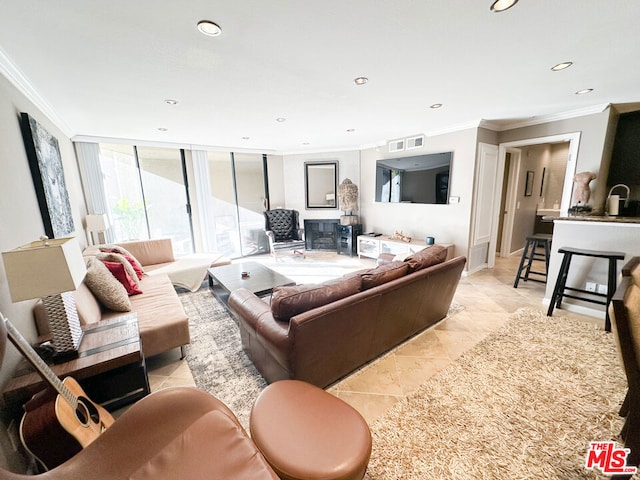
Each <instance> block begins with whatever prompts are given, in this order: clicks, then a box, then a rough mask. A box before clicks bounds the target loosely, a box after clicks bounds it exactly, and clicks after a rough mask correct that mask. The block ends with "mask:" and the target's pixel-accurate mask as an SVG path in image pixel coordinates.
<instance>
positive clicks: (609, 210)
mask: <svg viewBox="0 0 640 480" xmlns="http://www.w3.org/2000/svg"><path fill="white" fill-rule="evenodd" d="M618 187H622V188H624V189H625V190H626V191H627V196H626V197H624V198H618V200H617V202H616V206H615V207H613V210H615V213H613V215H618V205H619V201H620V200H624V207H626V206H627V205H628V204H629V195H630V194H631V191H630V189H629V187H628V186H626V185H625V184H624V183H618V184H616V185H614V186H613V187H611V190H609V195H608V196H607V211H608V213H609V214H610V215H611V214H612V212H611V210H612V206H611V194H612V193H613V191H614V190H615V189H616V188H618ZM615 196H617V195H615ZM615 196H614V197H615Z"/></svg>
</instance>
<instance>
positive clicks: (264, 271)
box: [208, 262, 296, 306]
mask: <svg viewBox="0 0 640 480" xmlns="http://www.w3.org/2000/svg"><path fill="white" fill-rule="evenodd" d="M243 272H246V273H248V276H243V274H242V273H243ZM208 274H209V287H211V289H212V290H213V293H214V295H215V296H216V298H217V299H218V300H220V301H221V302H222V303H223V304H224V305H225V306H226V305H227V303H228V301H229V294H230V293H231V292H232V291H234V290H236V289H238V288H246V289H247V290H249V291H250V292H252V293H253V294H255V295H256V296H258V297H264V296H265V295H269V294H271V292H272V291H273V289H274V288H275V287H281V286H285V285H295V284H296V282H294V281H293V280H291V279H290V278H289V277H285V276H284V275H281V274H279V273H278V272H276V271H274V270H271V269H270V268H269V267H266V266H264V265H262V264H261V263H258V262H240V263H232V264H231V265H223V266H221V267H213V268H210V269H209V270H208Z"/></svg>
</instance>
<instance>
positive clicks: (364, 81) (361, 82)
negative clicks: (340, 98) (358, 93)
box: [353, 77, 369, 85]
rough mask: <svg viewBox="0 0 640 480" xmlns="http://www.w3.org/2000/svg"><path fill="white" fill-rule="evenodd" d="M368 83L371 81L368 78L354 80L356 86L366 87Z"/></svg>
mask: <svg viewBox="0 0 640 480" xmlns="http://www.w3.org/2000/svg"><path fill="white" fill-rule="evenodd" d="M368 81H369V79H368V78H367V77H356V78H354V79H353V83H355V84H356V85H364V84H365V83H367V82H368Z"/></svg>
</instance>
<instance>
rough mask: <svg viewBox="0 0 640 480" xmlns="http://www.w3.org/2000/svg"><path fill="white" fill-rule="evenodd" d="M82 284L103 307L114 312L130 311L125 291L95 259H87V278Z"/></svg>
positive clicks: (102, 264) (129, 303)
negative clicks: (84, 284)
mask: <svg viewBox="0 0 640 480" xmlns="http://www.w3.org/2000/svg"><path fill="white" fill-rule="evenodd" d="M84 283H86V285H87V287H89V290H91V292H92V293H93V294H94V295H95V297H96V298H97V299H98V301H99V302H100V303H101V304H102V305H103V306H104V307H106V308H108V309H110V310H114V311H116V312H130V311H131V302H130V301H129V295H127V291H126V290H125V288H124V287H123V286H122V284H121V283H120V282H119V281H118V280H116V278H115V277H114V276H113V275H111V272H110V271H109V269H108V268H107V267H106V266H105V265H104V263H102V262H101V261H100V260H98V259H97V258H96V257H89V258H87V276H86V277H84Z"/></svg>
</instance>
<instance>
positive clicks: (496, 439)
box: [365, 309, 626, 480]
mask: <svg viewBox="0 0 640 480" xmlns="http://www.w3.org/2000/svg"><path fill="white" fill-rule="evenodd" d="M625 393H626V378H625V376H624V373H623V370H622V367H621V363H620V362H619V360H618V354H617V349H616V345H615V339H614V336H613V335H612V334H611V333H605V332H604V331H603V330H602V329H600V328H598V327H596V326H595V325H591V324H588V323H585V322H581V321H579V320H572V319H568V318H566V317H559V316H557V317H547V316H546V315H545V314H544V313H542V312H539V311H537V310H534V309H520V310H518V311H517V312H516V313H514V314H513V316H512V318H511V319H510V321H509V322H508V323H507V324H506V325H505V326H504V327H503V328H502V329H500V330H499V331H497V332H496V333H494V334H492V335H490V336H489V337H488V338H487V339H485V340H484V341H482V342H481V343H480V344H478V345H477V346H476V347H475V348H473V349H472V350H471V351H469V352H467V353H466V354H464V355H463V356H462V357H460V359H458V360H457V361H456V362H454V363H453V364H451V365H450V366H449V367H447V368H446V369H444V370H442V371H441V372H439V373H438V374H436V375H435V376H434V377H433V378H432V379H430V380H429V381H428V382H427V383H425V384H424V385H422V386H421V387H420V388H419V389H418V390H416V391H415V392H414V393H413V394H411V395H410V396H409V397H407V398H406V399H404V400H403V401H401V402H399V403H398V404H396V405H395V406H394V407H393V408H392V409H391V410H389V411H388V412H387V413H386V414H385V416H383V417H382V418H381V419H380V420H378V421H377V422H375V423H374V424H373V425H372V427H371V433H372V436H373V451H372V456H371V461H370V463H369V469H368V472H367V476H366V477H365V478H367V479H369V480H381V479H403V480H410V479H416V480H417V479H420V480H425V479H456V480H459V479H474V480H477V479H492V480H493V479H496V480H499V479H525V478H526V479H562V480H567V479H582V478H608V477H604V476H602V477H600V476H598V474H599V472H598V471H590V470H586V469H585V467H584V465H585V456H586V453H587V450H588V448H589V442H591V441H607V440H617V439H618V438H617V435H618V433H619V432H620V429H621V428H622V423H623V420H622V419H621V418H620V417H619V416H618V414H617V412H618V410H619V407H620V405H621V403H622V400H623V399H624V395H625Z"/></svg>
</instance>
